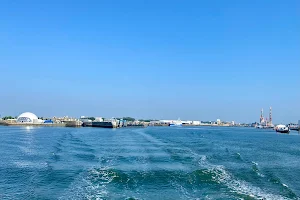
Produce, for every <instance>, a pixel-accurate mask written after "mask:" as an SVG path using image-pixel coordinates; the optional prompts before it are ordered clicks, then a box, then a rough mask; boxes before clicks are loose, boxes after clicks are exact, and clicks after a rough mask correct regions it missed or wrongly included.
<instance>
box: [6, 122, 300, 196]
mask: <svg viewBox="0 0 300 200" xmlns="http://www.w3.org/2000/svg"><path fill="white" fill-rule="evenodd" d="M0 152H1V154H0V199H149V200H150V199H151V200H152V199H261V198H264V199H300V136H299V135H298V133H297V132H292V134H290V135H285V134H276V133H275V132H274V131H271V130H256V129H252V128H226V127H224V128H213V127H189V128H176V127H164V128H156V127H153V128H144V129H142V128H141V129H131V128H124V129H117V130H112V129H98V128H47V127H38V128H36V127H27V128H26V127H1V126H0Z"/></svg>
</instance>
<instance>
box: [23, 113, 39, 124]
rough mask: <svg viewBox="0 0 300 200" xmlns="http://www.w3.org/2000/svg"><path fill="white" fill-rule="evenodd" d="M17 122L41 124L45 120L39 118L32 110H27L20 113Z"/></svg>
mask: <svg viewBox="0 0 300 200" xmlns="http://www.w3.org/2000/svg"><path fill="white" fill-rule="evenodd" d="M17 123H26V124H39V123H43V120H39V119H38V117H37V116H36V115H35V114H33V113H31V112H25V113H22V114H21V115H19V117H18V118H17Z"/></svg>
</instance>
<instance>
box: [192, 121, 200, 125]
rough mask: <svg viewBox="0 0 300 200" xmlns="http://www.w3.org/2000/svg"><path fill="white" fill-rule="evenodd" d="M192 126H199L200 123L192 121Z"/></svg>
mask: <svg viewBox="0 0 300 200" xmlns="http://www.w3.org/2000/svg"><path fill="white" fill-rule="evenodd" d="M192 124H193V125H195V126H198V125H200V124H201V122H200V121H193V122H192Z"/></svg>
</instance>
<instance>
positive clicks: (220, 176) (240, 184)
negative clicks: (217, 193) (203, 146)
mask: <svg viewBox="0 0 300 200" xmlns="http://www.w3.org/2000/svg"><path fill="white" fill-rule="evenodd" d="M204 158H205V157H204ZM204 158H203V159H201V160H200V161H199V164H200V165H201V166H205V168H207V171H208V172H209V173H211V174H215V176H214V177H213V180H214V181H216V182H217V183H220V184H224V185H226V186H227V187H228V188H229V189H231V190H232V191H233V192H236V193H239V194H242V195H247V196H250V197H252V198H255V199H265V200H268V199H270V200H274V199H276V200H284V199H288V198H285V197H283V196H281V195H275V194H269V193H266V192H265V191H263V190H262V189H260V188H258V187H255V186H252V185H251V184H249V183H247V182H245V181H242V180H238V179H236V178H235V177H234V176H233V175H232V174H230V173H229V172H227V171H226V170H225V167H224V166H221V165H213V164H210V163H208V162H207V161H206V159H204Z"/></svg>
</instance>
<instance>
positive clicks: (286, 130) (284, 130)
mask: <svg viewBox="0 0 300 200" xmlns="http://www.w3.org/2000/svg"><path fill="white" fill-rule="evenodd" d="M275 130H276V132H279V133H289V132H290V128H289V127H288V126H286V125H277V126H276V127H275Z"/></svg>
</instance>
